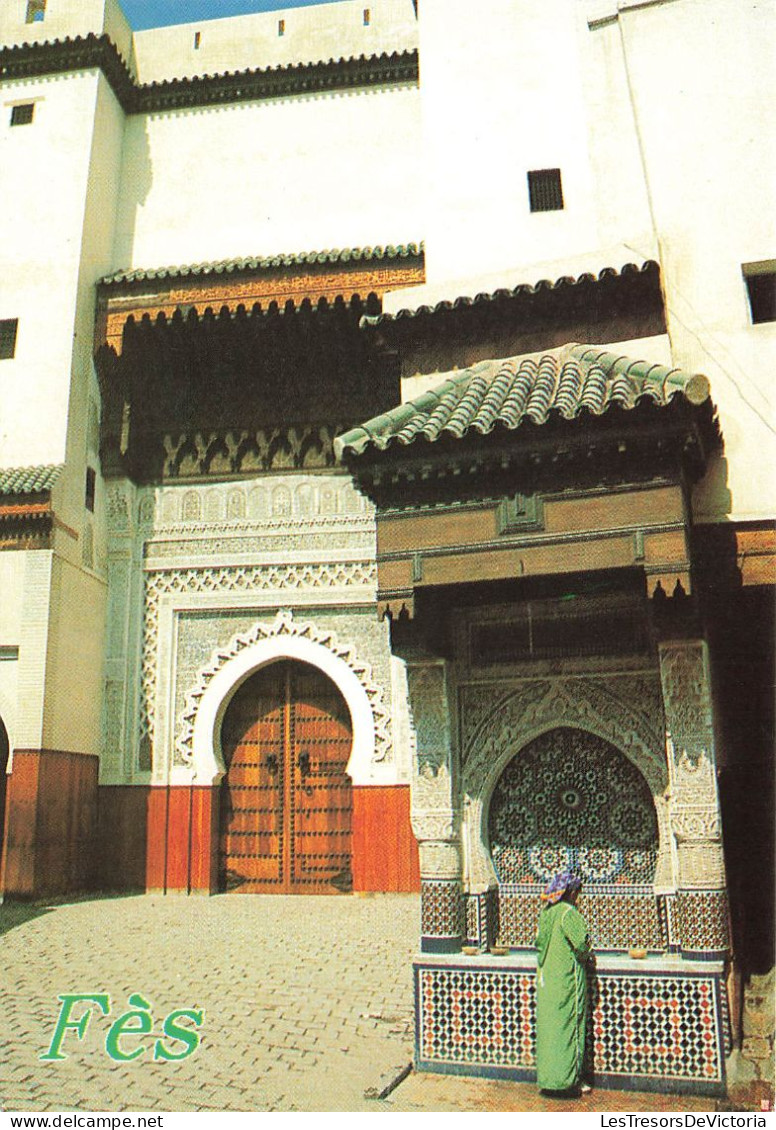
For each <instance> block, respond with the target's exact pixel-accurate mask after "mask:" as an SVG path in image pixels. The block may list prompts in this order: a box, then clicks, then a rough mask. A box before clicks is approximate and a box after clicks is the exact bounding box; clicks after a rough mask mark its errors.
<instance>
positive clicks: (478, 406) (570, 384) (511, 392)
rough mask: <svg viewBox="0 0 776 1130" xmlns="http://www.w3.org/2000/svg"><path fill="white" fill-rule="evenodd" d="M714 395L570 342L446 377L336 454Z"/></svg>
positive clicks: (668, 372) (661, 370) (685, 378)
mask: <svg viewBox="0 0 776 1130" xmlns="http://www.w3.org/2000/svg"><path fill="white" fill-rule="evenodd" d="M440 376H442V374H440ZM710 394H711V389H710V385H709V381H708V378H707V377H705V376H703V375H702V374H700V373H687V372H685V371H684V370H682V369H678V368H670V367H668V366H666V365H662V364H659V363H653V362H648V361H637V360H634V359H632V358H629V357H626V356H623V355H620V354H617V353H613V352H611V351H610V350H607V349H604V348H603V347H601V346H595V345H580V344H577V343H569V344H567V345H563V346H559V347H556V348H554V349H548V350H543V351H539V352H536V353H529V354H523V355H521V356H518V357H507V358H503V359H500V360H490V361H480V362H478V363H476V364H474V365H472V366H470V367H469V368H467V369H463V370H461V371H460V372H456V373H453V374H451V375H447V376H446V377H445V379H444V380H442V381H441V382H440V384H439V385H437V386H436V387H435V388H433V389H430V390H427V391H425V392H423V393H421V395H420V396H418V397H415V398H414V399H413V400H410V401H407V402H406V403H405V404H402V405H399V406H398V407H397V408H393V409H391V410H390V411H389V412H385V413H383V414H382V415H381V416H377V417H375V418H374V419H372V420H367V421H366V423H364V424H361V425H359V426H357V427H355V428H352V429H351V430H350V431H348V432H346V433H345V434H344V435H342V436H338V437H337V439H335V441H334V450H335V453H336V455H337V458H338V459H341V458H342V457H343V455H344V454H345V453H351V454H353V455H360V454H362V453H363V452H364V451H365V450H366V449H367V448H368V447H370V446H371V447H374V448H376V449H378V450H380V451H384V450H386V449H387V448H388V447H389V446H391V445H392V444H394V443H399V444H402V445H404V446H407V445H409V444H411V443H413V442H414V441H415V440H416V439H418V438H419V437H422V438H424V439H425V440H427V441H428V442H429V443H433V442H434V441H436V440H437V439H439V438H440V437H441V436H442V434H443V433H447V434H448V435H450V436H452V437H453V438H455V439H461V438H462V437H463V436H464V435H466V433H467V432H468V431H470V430H472V431H476V432H479V433H480V435H487V434H489V433H490V432H491V431H493V430H494V429H495V428H496V426H497V425H500V426H501V428H503V429H506V430H508V431H514V430H515V429H517V428H518V427H520V425H521V424H523V423H525V422H531V423H533V424H535V425H541V424H544V423H546V422H547V420H548V419H550V417H551V416H556V417H562V418H563V419H565V420H572V419H575V418H578V417H579V416H581V415H583V414H585V413H587V414H590V415H593V416H601V415H603V414H604V413H605V412H606V411H608V410H609V409H610V408H611V407H612V406H614V405H617V406H618V407H619V408H621V409H623V410H625V411H628V410H631V409H633V408H635V407H636V406H637V405H638V404H639V403H641V402H643V401H645V400H647V401H651V402H652V403H653V404H655V405H656V406H657V407H666V406H667V405H668V404H669V403H670V402H671V401H672V400H674V398H676V397H678V396H682V397H683V398H684V399H685V400H687V401H688V402H689V403H690V404H693V405H700V404H703V403H704V402H705V401H707V400H708V399H709V397H710Z"/></svg>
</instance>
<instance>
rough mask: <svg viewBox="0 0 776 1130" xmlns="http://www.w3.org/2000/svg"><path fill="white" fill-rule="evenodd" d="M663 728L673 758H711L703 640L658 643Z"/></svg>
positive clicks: (707, 689)
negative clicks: (667, 736)
mask: <svg viewBox="0 0 776 1130" xmlns="http://www.w3.org/2000/svg"><path fill="white" fill-rule="evenodd" d="M659 651H660V679H661V683H662V686H663V701H664V703H665V713H666V727H667V730H668V733H669V735H670V737H671V741H672V743H673V748H674V751H675V756H676V758H677V759H679V758H681V757H682V755H685V756H686V757H687V758H689V759H690V760H696V759H698V758H700V757H702V756H703V755H706V756H707V757H708V758H709V759H710V760H711V761H712V762H713V760H714V736H713V723H712V710H711V686H710V682H709V669H708V657H707V652H706V644H705V643H704V641H703V640H680V641H676V642H672V643H665V644H661V645H660V649H659Z"/></svg>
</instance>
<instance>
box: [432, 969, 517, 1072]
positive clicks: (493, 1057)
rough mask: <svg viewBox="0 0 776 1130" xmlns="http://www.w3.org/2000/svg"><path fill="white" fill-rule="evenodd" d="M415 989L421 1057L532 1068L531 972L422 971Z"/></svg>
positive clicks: (448, 1061)
mask: <svg viewBox="0 0 776 1130" xmlns="http://www.w3.org/2000/svg"><path fill="white" fill-rule="evenodd" d="M418 992H419V996H420V998H421V1025H420V1034H419V1037H420V1054H421V1058H422V1059H427V1060H442V1061H444V1062H447V1063H482V1064H490V1065H492V1066H500V1065H503V1064H509V1065H510V1066H521V1067H532V1066H533V1064H534V1062H535V1060H534V1040H533V1031H534V1023H535V1019H534V1017H535V1007H536V1006H535V999H534V976H533V974H532V973H526V972H518V971H509V972H507V971H505V972H504V973H501V972H498V973H496V972H493V973H488V972H480V973H478V974H477V975H476V976H473V974H472V973H471V972H470V971H468V970H464V969H423V970H421V973H420V978H419V985H418Z"/></svg>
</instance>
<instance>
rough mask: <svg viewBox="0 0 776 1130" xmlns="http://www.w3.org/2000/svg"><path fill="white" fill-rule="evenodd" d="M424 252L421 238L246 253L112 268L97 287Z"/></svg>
mask: <svg viewBox="0 0 776 1130" xmlns="http://www.w3.org/2000/svg"><path fill="white" fill-rule="evenodd" d="M423 252H424V245H423V242H422V240H421V241H420V242H419V243H400V244H386V245H385V246H383V245H380V244H377V245H375V246H374V247H349V248H331V249H328V250H323V251H299V252H283V253H278V254H276V255H264V256H247V257H245V258H241V259H217V260H212V261H207V262H202V263H190V264H182V265H179V266H167V267H152V268H150V269H148V270H143V269H142V268H138V269H133V270H127V271H116V272H114V273H113V274H110V275H106V276H105V278H103V279H101V280H100V283H99V285H100V286H106V287H107V286H118V285H119V284H121V283H135V282H145V281H152V280H155V279H166V278H188V277H190V276H195V277H199V276H203V275H210V274H215V275H220V274H233V273H236V272H238V271H257V270H258V271H267V270H273V269H277V268H278V267H294V266H305V265H307V266H315V265H317V264H326V263H350V262H355V263H358V262H369V261H372V260H386V259H388V260H391V259H409V258H414V257H416V256H418V257H419V256H421V255H422V254H423Z"/></svg>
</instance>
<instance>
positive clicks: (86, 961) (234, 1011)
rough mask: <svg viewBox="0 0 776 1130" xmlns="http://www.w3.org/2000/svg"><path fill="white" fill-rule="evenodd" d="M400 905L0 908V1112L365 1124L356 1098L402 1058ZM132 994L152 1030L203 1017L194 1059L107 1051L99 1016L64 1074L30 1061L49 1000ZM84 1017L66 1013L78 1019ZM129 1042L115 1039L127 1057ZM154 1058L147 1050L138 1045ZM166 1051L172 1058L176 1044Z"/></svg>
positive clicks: (407, 1053) (410, 925)
mask: <svg viewBox="0 0 776 1130" xmlns="http://www.w3.org/2000/svg"><path fill="white" fill-rule="evenodd" d="M418 915H419V909H418V899H417V897H416V896H412V895H409V896H407V895H404V896H402V895H394V896H390V895H388V896H385V895H384V896H380V897H377V898H355V897H331V898H308V897H301V898H300V897H295V898H291V897H283V896H239V895H225V896H219V897H215V898H210V899H208V898H185V897H177V896H168V897H167V898H163V897H158V896H136V897H128V898H101V899H93V900H89V901H78V902H73V903H70V904H67V905H56V906H52V907H50V908H45V907H43V906H40V907H30V906H23V905H13V904H9V905H6V906H2V907H0V931H4V933H3V934H2V937H0V961H1V962H2V966H3V978H4V983H5V993H4V997H5V999H4V1021H5V1023H4V1025H3V1035H2V1036H1V1037H0V1040H1V1041H2V1043H3V1044H5V1047H3V1048H2V1049H0V1064H1V1066H0V1107H1V1108H2V1109H5V1110H20V1111H24V1110H35V1111H46V1110H92V1111H94V1110H140V1111H142V1110H148V1111H189V1110H229V1111H254V1110H255V1111H267V1110H284V1111H293V1110H317V1111H335V1110H371V1109H375V1107H378V1108H379V1107H380V1106H381V1105H383V1104H380V1103H377V1104H374V1103H370V1101H369V1100H366V1099H365V1098H364V1091H365V1090H367V1088H369V1087H376V1088H377V1089H378V1090H379V1089H381V1087H382V1086H383V1085H384V1083H385V1081H386V1080H387V1078H388V1077H390V1078H393V1077H395V1074H396V1073H397V1072H398V1070H399V1069H400V1068H401V1067H402V1066H404V1065H406V1064H407V1063H409V1061H410V1059H411V1056H412V993H411V957H412V953H413V951H414V948H415V947H416V945H417V938H418ZM93 992H102V993H108V994H110V997H111V1002H112V1012H111V1019H116V1018H118V1017H119V1016H120V1015H121V1013H122V1012H124V1011H125V1010H126V1009H127V1007H128V1006H127V1003H126V1002H127V999H128V997H129V995H130V994H131V993H139V994H141V995H142V996H143V997H144V998H145V1000H146V1001H148V1002H149V1003H150V1004H151V1006H152V1012H153V1016H154V1019H155V1021H156V1027H155V1031H157V1034H161V1032H160V1031H159V1029H160V1027H161V1023H162V1021H163V1019H164V1017H165V1016H166V1015H167V1014H168V1013H169V1012H170V1010H171V1009H174V1008H191V1007H197V1008H204V1010H205V1023H204V1025H203V1028H202V1032H203V1038H202V1043H201V1045H200V1047H199V1048H198V1049H197V1051H196V1052H195V1053H194V1054H193V1055H192V1056H190V1057H189V1058H188V1059H185V1060H182V1061H180V1062H178V1063H170V1062H164V1061H157V1062H155V1061H154V1059H153V1058H152V1054H153V1053H152V1051H149V1052H147V1053H146V1054H145V1055H143V1056H142V1057H141V1058H139V1059H137V1060H135V1061H133V1062H131V1063H116V1062H114V1061H112V1060H111V1059H110V1058H109V1057H108V1056H107V1054H106V1052H105V1039H106V1036H107V1032H108V1029H109V1027H110V1021H109V1020H106V1019H104V1018H102V1017H101V1016H100V1015H99V1012H98V1010H97V1009H95V1011H94V1012H93V1014H92V1018H91V1021H90V1023H89V1025H88V1027H87V1029H86V1032H85V1035H84V1038H83V1040H82V1041H80V1040H79V1039H78V1038H77V1036H76V1034H75V1033H73V1032H71V1033H70V1034H68V1036H67V1037H66V1039H65V1041H64V1044H63V1051H64V1052H65V1054H66V1055H67V1057H68V1058H67V1059H66V1060H63V1061H58V1062H41V1061H40V1059H39V1056H40V1055H41V1054H43V1053H44V1052H45V1051H46V1050H47V1048H48V1046H49V1044H50V1041H51V1037H52V1033H53V1030H54V1025H55V1023H56V1019H57V1015H58V1012H59V1002H58V1000H57V996H58V994H60V993H93ZM80 1015H81V1013H80V1012H77V1013H75V1016H76V1017H78V1016H80ZM138 1043H139V1039H138V1038H137V1037H125V1045H126V1048H127V1049H128V1050H131V1049H132V1048H134V1047H137V1046H138ZM145 1043H146V1044H149V1045H150V1046H151V1047H152V1045H153V1041H152V1040H151V1038H150V1037H148V1038H147V1039H146V1041H145ZM178 1046H179V1047H180V1046H181V1045H178Z"/></svg>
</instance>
